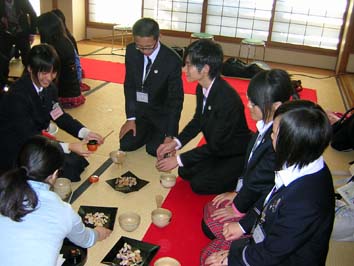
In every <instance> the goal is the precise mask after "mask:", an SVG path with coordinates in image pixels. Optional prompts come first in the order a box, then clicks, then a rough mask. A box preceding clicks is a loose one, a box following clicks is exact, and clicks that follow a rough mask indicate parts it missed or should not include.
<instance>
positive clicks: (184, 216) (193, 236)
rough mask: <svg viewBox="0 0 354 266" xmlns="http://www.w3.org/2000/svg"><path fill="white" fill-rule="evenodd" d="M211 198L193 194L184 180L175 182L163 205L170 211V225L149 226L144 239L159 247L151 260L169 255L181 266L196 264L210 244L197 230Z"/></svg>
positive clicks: (196, 265)
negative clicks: (201, 253) (161, 226)
mask: <svg viewBox="0 0 354 266" xmlns="http://www.w3.org/2000/svg"><path fill="white" fill-rule="evenodd" d="M213 197H214V196H210V195H209V196H201V195H196V194H194V193H193V192H192V189H191V187H190V185H189V183H188V182H187V181H184V180H183V179H181V178H180V177H179V178H178V179H177V183H176V185H175V186H174V187H173V188H172V189H171V191H170V193H169V194H168V196H167V198H166V200H165V202H164V203H163V205H162V207H163V208H167V209H169V210H171V211H172V220H171V223H170V224H169V225H168V226H166V227H164V228H158V227H156V226H155V225H154V224H151V225H150V227H149V229H148V230H147V232H146V234H145V236H144V238H143V241H146V242H149V243H153V244H156V245H159V246H160V250H159V251H158V253H157V255H156V256H155V257H154V259H153V261H155V260H156V259H158V258H160V257H165V256H168V257H173V258H176V259H177V260H178V261H179V262H181V264H182V266H198V265H199V254H200V251H201V249H202V248H203V247H204V246H206V245H207V244H208V243H209V239H208V238H206V237H205V236H204V234H203V233H202V231H201V227H200V222H201V217H202V212H203V207H204V205H205V204H206V203H207V202H208V201H210V200H211V199H212V198H213ZM151 265H153V263H151Z"/></svg>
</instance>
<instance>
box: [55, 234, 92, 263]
mask: <svg viewBox="0 0 354 266" xmlns="http://www.w3.org/2000/svg"><path fill="white" fill-rule="evenodd" d="M60 254H62V255H63V258H64V259H65V261H64V263H63V264H62V266H83V265H85V263H86V261H87V248H82V247H79V246H77V245H75V244H74V243H72V242H70V240H69V239H67V238H65V239H64V241H63V246H62V247H61V249H60Z"/></svg>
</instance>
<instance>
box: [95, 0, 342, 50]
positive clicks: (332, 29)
mask: <svg viewBox="0 0 354 266" xmlns="http://www.w3.org/2000/svg"><path fill="white" fill-rule="evenodd" d="M204 2H205V1H203V0H130V1H129V3H130V5H129V6H128V5H126V4H125V2H123V0H89V3H90V4H89V14H90V17H89V21H91V22H104V23H122V22H123V23H124V22H126V21H129V23H134V21H136V20H137V19H138V18H140V11H141V7H142V3H143V16H144V17H151V18H154V19H155V20H156V21H158V23H159V24H160V28H161V29H165V30H173V31H180V32H200V31H201V29H202V28H203V29H204V28H205V32H207V33H210V34H213V35H214V36H226V37H231V38H235V37H236V38H253V39H259V40H264V41H271V42H277V43H286V44H295V45H303V46H311V47H318V48H324V49H332V50H336V49H337V45H338V43H339V41H340V39H339V38H340V33H341V29H342V25H343V23H344V21H343V16H344V14H345V11H346V9H347V5H348V4H347V2H348V1H346V0H337V1H333V0H312V1H309V0H208V1H207V6H206V9H205V11H204V12H203V3H204ZM122 6H124V8H122ZM273 14H274V16H273ZM272 16H273V17H272ZM202 21H203V23H204V22H205V25H202ZM270 29H272V32H270Z"/></svg>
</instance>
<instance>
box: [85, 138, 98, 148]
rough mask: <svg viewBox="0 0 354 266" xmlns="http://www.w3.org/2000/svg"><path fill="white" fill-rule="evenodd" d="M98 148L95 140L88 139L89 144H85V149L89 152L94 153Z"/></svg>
mask: <svg viewBox="0 0 354 266" xmlns="http://www.w3.org/2000/svg"><path fill="white" fill-rule="evenodd" d="M97 148H98V144H97V140H95V139H90V140H89V142H88V143H87V149H88V150H89V151H95V150H97Z"/></svg>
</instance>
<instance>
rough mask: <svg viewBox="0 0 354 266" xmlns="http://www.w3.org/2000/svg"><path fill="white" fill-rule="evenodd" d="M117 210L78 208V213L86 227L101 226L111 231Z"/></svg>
mask: <svg viewBox="0 0 354 266" xmlns="http://www.w3.org/2000/svg"><path fill="white" fill-rule="evenodd" d="M117 210H118V208H116V207H98V206H80V208H79V212H78V213H79V215H80V216H81V219H82V221H83V223H84V224H85V225H86V226H88V227H91V228H95V227H96V226H103V227H106V228H108V229H111V230H113V228H114V223H115V220H116V216H117Z"/></svg>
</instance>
